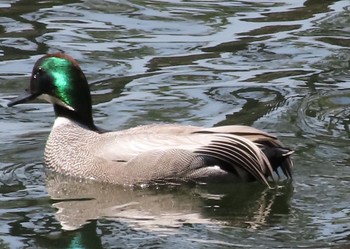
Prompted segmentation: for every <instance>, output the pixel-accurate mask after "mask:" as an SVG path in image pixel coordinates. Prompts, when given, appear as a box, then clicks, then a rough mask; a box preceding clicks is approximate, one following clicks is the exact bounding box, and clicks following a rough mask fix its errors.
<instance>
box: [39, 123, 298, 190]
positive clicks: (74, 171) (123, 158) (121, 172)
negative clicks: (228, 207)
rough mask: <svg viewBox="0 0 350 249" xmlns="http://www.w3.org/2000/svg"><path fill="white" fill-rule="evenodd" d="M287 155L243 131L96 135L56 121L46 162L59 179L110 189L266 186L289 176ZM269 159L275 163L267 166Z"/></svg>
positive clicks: (154, 129)
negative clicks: (175, 184)
mask: <svg viewBox="0 0 350 249" xmlns="http://www.w3.org/2000/svg"><path fill="white" fill-rule="evenodd" d="M264 150H265V151H266V150H267V151H269V153H266V154H265V153H264ZM272 151H274V153H272ZM280 151H281V152H283V153H284V154H283V153H279V152H280ZM289 152H290V150H288V149H285V148H283V147H282V144H281V143H280V142H279V141H278V140H277V139H276V138H275V137H273V136H271V135H269V134H267V133H264V132H262V131H259V130H257V129H254V128H251V127H247V126H222V127H216V128H201V127H194V126H180V125H148V126H139V127H136V128H132V129H129V130H124V131H116V132H105V133H99V132H97V131H92V130H88V129H86V128H85V127H82V126H81V125H79V124H77V123H76V122H74V121H70V120H68V119H65V118H58V119H57V120H56V123H55V125H54V127H53V129H52V131H51V134H50V136H49V139H48V141H47V145H46V148H45V163H46V164H47V165H48V166H49V167H50V168H51V169H53V170H54V171H57V172H60V173H63V174H68V175H72V176H76V177H82V178H89V179H94V180H98V181H102V182H108V183H113V184H126V185H132V184H140V183H149V182H157V181H179V180H180V181H187V180H193V181H212V180H237V179H240V180H243V181H251V180H259V181H262V182H264V183H266V184H268V182H267V178H268V177H269V176H272V175H273V172H274V171H276V170H277V168H278V167H281V168H282V170H283V172H284V173H285V174H286V176H287V177H291V167H292V163H291V161H290V158H289ZM268 157H270V158H268ZM275 158H276V159H275ZM277 159H278V160H277ZM274 160H275V161H276V162H277V163H279V164H278V165H276V164H271V163H270V161H274Z"/></svg>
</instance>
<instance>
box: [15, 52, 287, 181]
mask: <svg viewBox="0 0 350 249" xmlns="http://www.w3.org/2000/svg"><path fill="white" fill-rule="evenodd" d="M64 74H66V75H64ZM36 97H39V98H43V99H45V100H48V101H49V102H51V103H53V104H54V109H55V113H56V120H55V123H54V126H53V128H52V131H51V133H50V135H49V138H48V141H47V144H46V148H45V163H46V165H47V166H48V167H49V168H51V169H52V170H54V171H57V172H60V173H63V174H67V175H72V176H76V177H81V178H88V179H94V180H97V181H101V182H108V183H113V184H127V185H130V184H140V183H149V182H159V181H187V180H194V181H211V180H231V181H235V180H238V179H240V180H243V181H252V180H259V181H262V182H265V183H266V184H268V183H267V178H268V177H270V176H272V175H273V172H274V171H275V172H277V170H278V168H281V169H282V171H283V173H284V174H285V175H286V176H287V177H291V167H292V163H291V160H290V158H289V155H290V154H291V153H292V151H291V150H289V149H286V148H284V147H283V146H282V144H281V142H279V140H277V138H276V137H274V136H272V135H269V134H267V133H265V132H263V131H260V130H257V129H255V128H251V127H247V126H221V127H214V128H202V127H195V126H181V125H171V124H169V125H147V126H139V127H136V128H131V129H128V130H123V131H116V132H102V131H100V130H99V129H98V128H97V127H96V126H95V125H94V123H93V119H92V114H91V113H92V111H91V97H90V91H89V88H88V84H87V82H86V79H85V76H84V74H83V73H82V71H81V70H80V68H79V66H78V64H77V63H76V62H75V61H74V60H73V59H72V58H71V57H69V56H67V55H63V54H54V55H48V56H45V57H43V58H41V59H40V60H39V61H38V62H37V63H36V65H35V67H34V69H33V75H32V80H31V88H30V90H29V91H28V92H27V94H26V96H24V97H19V98H17V99H15V100H14V101H12V102H11V103H10V104H9V105H10V106H12V105H15V104H18V103H22V102H25V101H27V100H31V99H33V98H36Z"/></svg>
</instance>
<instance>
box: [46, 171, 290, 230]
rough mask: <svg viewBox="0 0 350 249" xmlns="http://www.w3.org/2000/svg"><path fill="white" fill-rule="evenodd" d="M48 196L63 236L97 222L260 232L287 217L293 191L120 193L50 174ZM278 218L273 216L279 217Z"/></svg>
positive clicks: (245, 188) (214, 187) (189, 188)
mask: <svg viewBox="0 0 350 249" xmlns="http://www.w3.org/2000/svg"><path fill="white" fill-rule="evenodd" d="M47 189H48V193H49V195H50V196H51V199H52V200H53V206H54V207H56V208H57V212H56V218H57V219H58V221H59V222H60V223H61V225H62V228H63V229H64V230H76V229H78V228H80V227H82V226H83V225H84V224H87V223H89V222H90V221H92V220H96V219H98V218H107V219H116V220H118V221H120V222H125V223H127V224H128V225H129V226H132V227H133V228H136V229H143V230H152V231H155V230H161V231H172V230H174V229H176V228H178V227H181V226H183V225H184V224H185V225H188V224H198V223H200V224H213V223H220V224H222V223H224V224H227V225H230V226H241V227H250V228H258V227H259V226H262V225H265V224H267V223H269V222H276V220H274V219H275V218H274V219H272V220H270V217H271V216H273V217H281V216H283V215H287V214H288V213H289V200H290V197H291V194H292V185H291V184H289V183H286V184H284V186H283V187H281V188H276V189H274V190H271V189H267V188H266V187H265V186H262V185H260V184H258V183H256V184H255V183H242V184H238V183H237V184H207V185H188V184H187V185H186V184H182V185H171V186H169V185H167V186H161V185H157V186H148V187H145V188H141V187H135V188H131V187H122V186H115V185H107V184H101V183H97V182H87V181H84V180H77V179H73V178H69V177H67V176H62V175H59V174H50V175H49V177H48V180H47ZM276 213H277V215H273V214H276Z"/></svg>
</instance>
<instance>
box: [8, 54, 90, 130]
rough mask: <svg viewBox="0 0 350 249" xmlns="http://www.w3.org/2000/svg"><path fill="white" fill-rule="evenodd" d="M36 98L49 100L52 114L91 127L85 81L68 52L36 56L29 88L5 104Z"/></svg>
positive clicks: (10, 104)
mask: <svg viewBox="0 0 350 249" xmlns="http://www.w3.org/2000/svg"><path fill="white" fill-rule="evenodd" d="M36 98H39V99H44V100H46V101H48V102H50V103H52V104H53V105H54V109H55V113H56V116H66V117H68V118H71V119H74V120H75V121H78V122H80V123H82V124H84V125H87V126H89V127H91V128H93V127H94V124H93V120H92V111H91V96H90V89H89V85H88V83H87V80H86V78H85V75H84V73H83V72H82V70H81V69H80V67H79V65H78V63H77V62H76V61H75V60H74V59H73V58H72V57H70V56H69V55H65V54H61V53H57V54H49V55H46V56H44V57H42V58H40V59H39V60H38V61H37V62H36V63H35V65H34V68H33V71H32V76H31V80H30V88H29V89H27V90H26V93H25V94H24V95H22V96H19V97H17V98H15V99H14V100H12V101H11V102H10V103H9V104H8V106H14V105H17V104H20V103H25V102H27V101H30V100H33V99H36Z"/></svg>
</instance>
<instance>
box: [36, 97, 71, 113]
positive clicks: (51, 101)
mask: <svg viewBox="0 0 350 249" xmlns="http://www.w3.org/2000/svg"><path fill="white" fill-rule="evenodd" d="M38 99H41V100H45V101H47V102H49V103H52V104H58V105H60V106H63V107H65V108H67V109H68V110H71V111H74V108H73V107H71V106H69V105H67V104H66V103H64V102H63V101H62V100H60V99H58V98H55V97H52V96H50V95H48V94H46V93H44V94H41V95H39V96H38Z"/></svg>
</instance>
